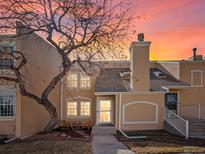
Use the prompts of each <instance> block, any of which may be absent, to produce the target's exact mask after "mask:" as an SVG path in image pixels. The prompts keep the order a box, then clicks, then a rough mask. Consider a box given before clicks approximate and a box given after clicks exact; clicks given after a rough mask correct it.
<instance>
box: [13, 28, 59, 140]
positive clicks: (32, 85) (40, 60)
mask: <svg viewBox="0 0 205 154" xmlns="http://www.w3.org/2000/svg"><path fill="white" fill-rule="evenodd" d="M26 31H27V29H20V31H18V32H17V33H25V32H26ZM16 48H17V50H20V51H22V52H23V53H24V54H25V56H26V58H27V60H28V63H27V64H26V67H25V68H24V70H23V71H22V73H24V75H25V76H24V81H25V84H26V89H27V90H28V91H29V92H31V93H34V94H35V95H37V96H39V97H40V95H41V93H42V91H43V90H44V89H45V88H46V86H47V85H48V84H49V82H50V81H51V79H52V78H53V77H55V76H56V75H57V73H58V72H59V71H60V69H59V66H60V64H61V61H60V57H59V56H58V54H57V51H56V49H55V48H54V47H53V46H52V45H50V44H49V43H48V42H46V41H45V40H44V39H42V38H41V37H39V36H38V35H37V34H35V33H32V34H29V35H23V36H20V37H18V38H17V42H16ZM49 100H50V101H51V102H52V103H53V104H54V106H55V107H56V110H57V112H58V115H60V103H59V102H60V84H58V85H57V86H56V87H55V89H54V90H53V92H52V93H51V94H50V95H49ZM17 105H18V107H17V109H18V110H19V111H17V112H20V115H19V117H18V118H19V119H18V128H17V133H16V136H17V137H22V136H27V135H31V134H34V133H36V132H39V131H42V130H43V128H44V127H45V126H46V125H47V123H48V121H49V116H48V113H47V111H46V110H45V109H44V108H43V107H42V106H41V105H39V104H37V102H35V101H34V100H32V99H30V98H28V97H22V98H21V103H19V104H17Z"/></svg>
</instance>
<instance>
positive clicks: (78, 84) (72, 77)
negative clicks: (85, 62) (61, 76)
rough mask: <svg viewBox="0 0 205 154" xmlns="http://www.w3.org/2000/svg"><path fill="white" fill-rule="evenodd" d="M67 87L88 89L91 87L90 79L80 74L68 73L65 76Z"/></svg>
mask: <svg viewBox="0 0 205 154" xmlns="http://www.w3.org/2000/svg"><path fill="white" fill-rule="evenodd" d="M67 86H68V87H69V88H80V89H89V88H90V87H91V77H90V76H89V75H87V74H85V73H80V72H72V73H69V74H68V76H67Z"/></svg>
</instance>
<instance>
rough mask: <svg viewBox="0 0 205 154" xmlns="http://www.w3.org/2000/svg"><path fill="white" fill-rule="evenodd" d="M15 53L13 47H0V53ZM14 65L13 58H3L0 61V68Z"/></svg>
mask: <svg viewBox="0 0 205 154" xmlns="http://www.w3.org/2000/svg"><path fill="white" fill-rule="evenodd" d="M14 51H15V46H11V45H0V52H8V53H12V52H14ZM13 63H14V59H13V58H8V57H3V58H1V59H0V67H7V66H11V65H13Z"/></svg>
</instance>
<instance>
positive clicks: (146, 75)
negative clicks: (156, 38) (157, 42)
mask: <svg viewBox="0 0 205 154" xmlns="http://www.w3.org/2000/svg"><path fill="white" fill-rule="evenodd" d="M150 44H151V42H132V45H131V47H130V54H131V56H130V57H131V59H130V69H131V73H130V85H131V86H132V89H133V91H149V90H150V64H149V47H150Z"/></svg>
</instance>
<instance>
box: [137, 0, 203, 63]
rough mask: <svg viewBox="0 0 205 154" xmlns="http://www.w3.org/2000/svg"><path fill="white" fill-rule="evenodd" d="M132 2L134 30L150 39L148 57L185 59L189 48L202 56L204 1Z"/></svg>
mask: <svg viewBox="0 0 205 154" xmlns="http://www.w3.org/2000/svg"><path fill="white" fill-rule="evenodd" d="M134 5H135V6H134V7H135V13H134V15H136V17H135V21H134V22H135V24H136V31H137V32H138V33H139V32H143V33H144V34H145V40H149V41H152V45H151V59H154V60H165V59H166V60H175V59H187V58H189V57H190V56H191V55H192V48H193V47H197V48H198V51H197V52H198V54H204V55H205V0H135V1H134ZM137 16H142V17H141V18H138V17H137Z"/></svg>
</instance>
